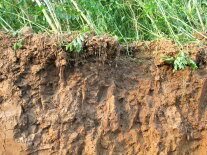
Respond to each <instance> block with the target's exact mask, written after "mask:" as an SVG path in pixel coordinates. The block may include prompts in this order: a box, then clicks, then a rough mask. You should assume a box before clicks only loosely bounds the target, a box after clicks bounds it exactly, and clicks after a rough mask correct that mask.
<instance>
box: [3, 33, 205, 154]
mask: <svg viewBox="0 0 207 155" xmlns="http://www.w3.org/2000/svg"><path fill="white" fill-rule="evenodd" d="M16 41H17V38H13V37H11V36H10V35H5V34H0V123H1V125H0V154H5V155H18V154H22V155H23V154H32V155H33V154H34V155H35V154H38V155H39V154H40V155H46V154H61V155H66V154H68V155H76V154H77V155H79V154H85V155H95V154H97V155H98V154H100V155H116V154H117V155H119V154H124V155H125V154H128V155H135V154H139V155H170V154H172V155H182V154H183V155H187V154H192V155H206V154H207V68H206V54H207V50H206V49H205V48H200V47H198V46H197V45H192V44H188V45H186V47H185V48H187V49H188V50H189V52H190V55H191V57H192V58H193V59H194V60H196V61H197V63H198V65H199V69H198V70H197V71H192V70H191V69H190V68H187V69H186V70H185V71H177V72H176V73H173V72H172V66H170V65H165V64H163V63H162V62H160V56H166V55H168V56H172V55H174V54H175V53H176V52H177V51H178V50H177V48H176V46H175V45H174V44H173V43H172V42H171V41H168V40H162V41H159V42H153V43H146V44H145V43H142V44H141V43H139V44H136V43H134V44H132V45H131V46H130V48H131V49H133V52H132V54H133V56H132V57H128V56H125V55H123V54H122V49H121V46H119V45H118V43H117V41H116V40H115V39H113V38H107V37H106V36H102V37H90V38H89V39H88V41H87V43H86V49H85V50H87V52H85V53H84V54H82V55H81V56H79V55H78V54H68V55H67V54H66V53H65V52H64V51H63V50H62V49H61V48H59V47H57V46H56V44H55V41H54V39H52V38H49V37H47V36H46V35H38V34H28V35H26V36H24V40H23V42H22V44H23V47H22V48H21V49H18V50H16V51H15V50H13V49H12V47H13V45H14V43H15V42H16Z"/></svg>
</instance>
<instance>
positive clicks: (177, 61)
mask: <svg viewBox="0 0 207 155" xmlns="http://www.w3.org/2000/svg"><path fill="white" fill-rule="evenodd" d="M161 58H162V59H163V60H165V61H166V62H167V63H170V64H173V66H174V69H173V72H175V71H177V70H184V69H185V67H186V66H190V67H191V68H192V69H193V70H196V69H198V67H197V65H196V63H195V62H194V61H193V60H191V59H190V58H189V56H188V55H186V54H185V53H184V52H183V51H181V52H180V53H179V54H178V55H177V56H176V57H174V58H171V57H166V56H165V57H161Z"/></svg>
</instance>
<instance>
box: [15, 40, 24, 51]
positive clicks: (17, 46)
mask: <svg viewBox="0 0 207 155" xmlns="http://www.w3.org/2000/svg"><path fill="white" fill-rule="evenodd" d="M21 42H22V40H18V41H17V42H16V43H14V45H13V49H14V50H18V49H19V48H21V47H22V46H23V45H22V43H21Z"/></svg>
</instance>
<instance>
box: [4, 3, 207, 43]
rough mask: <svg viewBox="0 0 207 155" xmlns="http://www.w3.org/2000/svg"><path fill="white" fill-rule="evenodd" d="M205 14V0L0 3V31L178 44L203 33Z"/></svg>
mask: <svg viewBox="0 0 207 155" xmlns="http://www.w3.org/2000/svg"><path fill="white" fill-rule="evenodd" d="M206 12H207V1H206V0H165V1H164V0H90V1H87V2H86V1H85V0H76V1H75V0H56V1H51V0H41V1H40V0H33V1H32V0H30V1H27V0H2V1H1V2H0V29H3V30H5V31H16V30H19V29H21V28H22V27H24V26H26V25H27V26H31V27H32V28H33V29H34V31H36V32H37V33H42V32H48V33H57V34H61V33H63V32H66V31H67V32H69V33H71V32H72V31H83V30H84V31H85V30H90V31H94V32H95V33H96V34H97V35H98V34H102V33H108V34H109V35H111V36H117V37H118V38H119V40H120V41H125V42H128V41H131V40H135V41H143V40H154V39H157V38H171V39H173V40H175V41H176V42H177V43H178V44H182V43H184V42H189V41H195V40H196V38H195V37H194V36H193V35H192V34H193V33H200V32H206V30H207V14H206ZM200 34H201V33H200ZM201 35H202V34H201ZM204 37H205V36H204Z"/></svg>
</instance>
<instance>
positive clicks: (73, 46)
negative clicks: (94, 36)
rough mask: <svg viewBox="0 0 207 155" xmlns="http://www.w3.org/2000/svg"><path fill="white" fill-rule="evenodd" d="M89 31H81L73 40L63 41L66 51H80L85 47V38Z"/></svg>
mask: <svg viewBox="0 0 207 155" xmlns="http://www.w3.org/2000/svg"><path fill="white" fill-rule="evenodd" d="M88 35H89V33H80V34H79V35H78V36H77V37H76V38H75V39H74V40H73V41H72V42H70V43H63V46H65V48H66V51H71V52H72V51H74V52H80V51H81V50H82V49H83V47H85V44H84V40H85V39H86V38H87V37H88Z"/></svg>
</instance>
